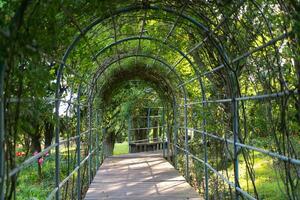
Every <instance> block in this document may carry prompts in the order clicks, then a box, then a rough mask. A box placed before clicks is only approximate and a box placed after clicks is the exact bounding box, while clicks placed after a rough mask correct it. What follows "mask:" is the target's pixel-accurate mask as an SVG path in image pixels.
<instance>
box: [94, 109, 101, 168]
mask: <svg viewBox="0 0 300 200" xmlns="http://www.w3.org/2000/svg"><path fill="white" fill-rule="evenodd" d="M99 124H100V117H99V112H96V130H95V133H96V170H98V168H99V166H100V162H99V157H100V151H99V147H100V145H99V130H98V128H99Z"/></svg>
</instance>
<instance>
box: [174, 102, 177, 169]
mask: <svg viewBox="0 0 300 200" xmlns="http://www.w3.org/2000/svg"><path fill="white" fill-rule="evenodd" d="M177 108H178V107H177V105H176V103H174V128H173V131H174V132H173V134H174V138H173V140H174V141H173V143H174V145H173V147H174V155H173V156H174V157H173V158H174V168H175V169H177V154H178V152H177V141H178V122H177V117H178V116H177V113H178V112H177Z"/></svg>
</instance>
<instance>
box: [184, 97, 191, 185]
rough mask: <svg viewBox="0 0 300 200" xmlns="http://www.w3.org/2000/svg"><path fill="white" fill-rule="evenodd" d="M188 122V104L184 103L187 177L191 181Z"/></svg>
mask: <svg viewBox="0 0 300 200" xmlns="http://www.w3.org/2000/svg"><path fill="white" fill-rule="evenodd" d="M187 126H188V124H187V105H186V100H185V103H184V149H185V179H186V180H187V181H188V182H189V174H190V173H189V153H188V152H189V138H188V137H189V135H188V127H187Z"/></svg>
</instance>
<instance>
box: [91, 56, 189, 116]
mask: <svg viewBox="0 0 300 200" xmlns="http://www.w3.org/2000/svg"><path fill="white" fill-rule="evenodd" d="M131 57H146V58H151V59H154V60H156V61H157V62H159V63H161V64H163V65H165V66H166V67H167V68H169V69H170V70H171V71H172V72H173V73H174V74H175V76H176V78H177V79H178V80H179V81H180V82H183V81H182V79H181V77H180V76H179V75H178V73H177V72H176V71H175V70H174V69H173V68H172V66H171V65H169V64H168V63H167V62H165V61H164V60H162V59H159V58H157V57H155V56H152V55H147V54H130V55H126V56H123V57H118V58H117V59H115V60H113V61H112V62H110V63H109V64H107V65H106V66H105V68H104V70H101V71H100V72H98V73H97V74H96V77H94V78H93V79H92V82H91V85H96V82H97V80H98V79H99V77H100V76H101V74H103V73H104V71H105V70H106V69H108V68H109V67H110V66H111V65H113V64H114V63H117V62H118V61H120V60H122V59H126V58H131ZM171 88H172V87H171ZM182 90H183V95H184V103H185V104H186V103H187V91H186V88H185V87H182ZM90 95H91V96H89V98H88V99H89V101H92V99H93V96H92V95H93V93H92V91H90ZM173 103H174V105H173V106H174V108H173V112H174V113H177V112H178V111H175V109H178V106H176V105H177V101H176V98H175V95H173ZM175 117H176V115H174V118H175ZM175 122H176V121H175Z"/></svg>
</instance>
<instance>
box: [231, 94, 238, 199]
mask: <svg viewBox="0 0 300 200" xmlns="http://www.w3.org/2000/svg"><path fill="white" fill-rule="evenodd" d="M232 105H233V137H234V143H233V146H234V185H235V198H236V199H237V200H238V199H239V191H238V190H237V189H236V188H237V187H239V158H238V146H237V143H238V132H239V130H238V129H239V127H238V120H239V116H238V101H236V99H235V98H233V99H232Z"/></svg>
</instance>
